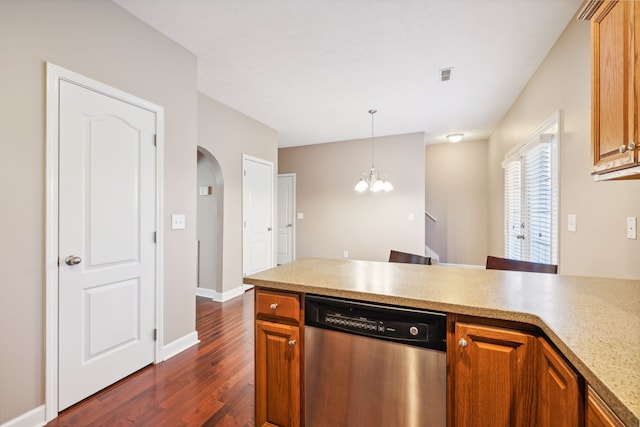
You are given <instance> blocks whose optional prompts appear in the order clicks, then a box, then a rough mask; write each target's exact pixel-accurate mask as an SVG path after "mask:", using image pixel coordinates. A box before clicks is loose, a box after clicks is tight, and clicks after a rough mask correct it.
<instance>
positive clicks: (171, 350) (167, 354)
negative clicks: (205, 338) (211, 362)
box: [162, 331, 200, 360]
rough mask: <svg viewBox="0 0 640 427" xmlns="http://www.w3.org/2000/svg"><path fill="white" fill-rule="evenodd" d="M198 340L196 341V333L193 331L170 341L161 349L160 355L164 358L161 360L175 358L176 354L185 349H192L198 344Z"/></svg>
mask: <svg viewBox="0 0 640 427" xmlns="http://www.w3.org/2000/svg"><path fill="white" fill-rule="evenodd" d="M199 342H200V340H199V339H198V332H197V331H193V332H190V333H188V334H187V335H185V336H183V337H181V338H178V339H177V340H175V341H171V342H170V343H169V344H167V345H165V346H164V348H163V349H162V354H163V356H164V359H163V360H167V359H170V358H172V357H173V356H175V355H176V354H179V353H182V352H183V351H185V350H186V349H188V348H190V347H193V346H194V345H196V344H198V343H199Z"/></svg>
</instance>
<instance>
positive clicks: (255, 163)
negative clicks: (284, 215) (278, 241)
mask: <svg viewBox="0 0 640 427" xmlns="http://www.w3.org/2000/svg"><path fill="white" fill-rule="evenodd" d="M242 215H243V230H244V232H243V248H242V252H243V273H244V275H245V276H248V275H250V274H253V273H257V272H259V271H262V270H266V269H267V268H271V267H273V266H274V256H273V252H274V240H273V239H274V237H273V236H274V231H273V163H271V162H269V161H266V160H262V159H258V158H255V157H251V156H247V155H244V156H243V180H242Z"/></svg>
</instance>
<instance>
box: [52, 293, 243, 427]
mask: <svg viewBox="0 0 640 427" xmlns="http://www.w3.org/2000/svg"><path fill="white" fill-rule="evenodd" d="M253 298H254V297H253V291H249V292H246V293H245V294H244V295H243V296H240V297H238V298H235V299H233V300H231V301H228V302H225V303H218V302H213V301H211V300H210V299H208V298H202V297H196V329H197V331H198V338H199V339H200V343H199V344H198V345H197V346H194V347H192V348H190V349H187V350H185V351H183V352H182V353H180V354H178V355H176V356H174V357H172V358H171V359H169V360H167V361H165V362H162V363H159V364H157V365H150V366H147V367H146V368H144V369H141V370H140V371H138V372H136V373H134V374H133V375H130V376H129V377H127V378H125V379H124V380H122V381H120V382H118V383H116V384H113V385H111V386H110V387H108V388H106V389H104V390H102V391H100V392H98V393H96V394H95V395H93V396H91V397H89V398H87V399H85V400H83V401H82V402H80V403H78V404H76V405H74V406H72V407H71V408H69V409H66V410H64V411H63V412H61V413H60V414H59V416H58V417H57V418H56V419H54V420H53V421H51V422H50V423H49V424H47V426H50V427H59V426H87V425H92V426H124V425H126V426H132V425H133V426H136V425H138V426H217V427H252V426H253V425H254V413H255V397H254V392H255V386H254V385H255V382H254V325H253V316H254V309H253V304H254V302H253Z"/></svg>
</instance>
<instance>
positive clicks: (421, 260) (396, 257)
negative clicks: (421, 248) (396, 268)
mask: <svg viewBox="0 0 640 427" xmlns="http://www.w3.org/2000/svg"><path fill="white" fill-rule="evenodd" d="M389 262H402V263H405V264H425V265H431V257H426V256H421V255H415V254H410V253H407V252H400V251H394V250H391V252H389Z"/></svg>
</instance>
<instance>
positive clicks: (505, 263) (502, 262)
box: [486, 255, 558, 274]
mask: <svg viewBox="0 0 640 427" xmlns="http://www.w3.org/2000/svg"><path fill="white" fill-rule="evenodd" d="M486 269H487V270H513V271H529V272H534V273H550V274H558V266H557V265H555V264H540V263H537V262H528V261H518V260H515V259H507V258H499V257H495V256H491V255H488V256H487V265H486Z"/></svg>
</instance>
